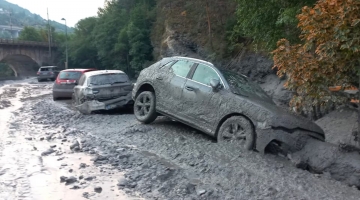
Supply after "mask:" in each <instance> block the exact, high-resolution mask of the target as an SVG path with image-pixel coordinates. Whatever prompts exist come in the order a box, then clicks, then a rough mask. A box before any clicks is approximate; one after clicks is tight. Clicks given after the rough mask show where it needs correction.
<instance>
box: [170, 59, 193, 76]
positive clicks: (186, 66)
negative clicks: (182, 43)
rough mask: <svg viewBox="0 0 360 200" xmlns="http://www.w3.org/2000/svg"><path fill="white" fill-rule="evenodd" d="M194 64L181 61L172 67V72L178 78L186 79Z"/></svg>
mask: <svg viewBox="0 0 360 200" xmlns="http://www.w3.org/2000/svg"><path fill="white" fill-rule="evenodd" d="M193 64H194V63H193V62H190V61H185V60H179V61H177V62H176V63H175V64H174V65H173V66H171V68H170V71H171V72H173V73H174V74H176V75H178V76H181V77H186V76H187V75H188V73H189V71H190V69H191V67H192V66H193Z"/></svg>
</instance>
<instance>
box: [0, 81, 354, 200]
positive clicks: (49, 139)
mask: <svg viewBox="0 0 360 200" xmlns="http://www.w3.org/2000/svg"><path fill="white" fill-rule="evenodd" d="M30 85H33V86H31V87H30V86H27V85H26V86H25V85H24V86H22V87H24V88H31V89H29V91H32V90H33V91H34V92H29V94H36V92H37V91H39V90H43V91H46V90H48V92H49V91H50V87H49V88H47V89H45V90H44V89H41V87H39V88H37V86H36V85H37V84H30ZM45 85H46V84H45ZM48 85H49V84H48ZM44 87H45V86H44ZM46 87H48V86H46ZM21 90H23V91H26V89H21ZM22 101H23V103H22V105H21V106H19V108H20V109H18V110H15V107H14V106H12V107H9V108H14V110H12V111H11V112H12V113H13V114H12V119H9V121H10V124H9V125H8V126H6V127H9V130H8V131H6V132H5V133H1V134H0V135H1V137H2V140H1V144H0V145H2V146H0V153H1V156H2V157H1V160H0V191H1V192H0V199H14V198H12V197H16V198H15V199H21V198H20V197H23V199H26V198H30V199H31V198H33V199H41V196H44V197H48V196H49V195H51V196H52V197H56V198H54V199H71V198H74V199H81V198H89V199H121V198H123V199H136V198H142V199H359V196H360V191H359V190H358V189H357V188H354V187H349V186H348V185H347V184H346V183H343V182H339V181H336V180H334V179H333V178H331V177H330V176H328V174H326V173H324V174H312V173H310V172H309V171H306V170H301V169H298V168H295V167H294V166H293V164H292V163H291V162H289V161H288V160H287V159H285V158H282V157H279V156H274V155H262V154H259V153H256V152H246V151H243V150H240V149H238V148H237V147H236V146H221V145H219V144H218V143H216V142H215V141H214V140H213V138H209V137H207V136H206V135H205V134H203V133H200V132H198V131H196V130H194V129H192V128H190V127H188V126H185V125H183V124H181V123H178V122H176V121H173V120H170V119H168V118H165V117H158V119H157V120H156V121H155V122H154V123H152V124H150V125H143V124H140V123H139V122H138V121H137V120H136V119H135V117H134V116H133V114H131V113H129V111H121V110H120V111H118V112H111V113H98V114H94V115H81V114H80V113H78V112H77V111H76V110H74V109H73V108H72V107H71V105H70V104H69V103H70V101H58V102H54V101H52V98H51V96H50V95H45V96H44V92H41V93H39V94H37V96H36V95H28V96H27V97H26V98H23V100H22ZM0 112H1V111H0ZM9 112H10V111H9ZM1 125H2V126H3V124H1ZM54 145H56V146H54ZM80 158H81V159H80ZM32 172H34V173H32ZM72 176H73V177H72ZM81 176H82V177H81ZM93 176H96V178H89V177H93ZM60 177H61V180H62V181H63V182H60ZM87 178H88V179H87ZM39 180H42V181H39ZM83 181H84V182H86V183H84V184H82V182H83ZM97 181H98V182H97ZM66 183H67V184H66ZM100 187H101V189H100ZM55 188H56V189H55ZM99 192H100V193H99ZM66 195H69V196H66ZM116 195H119V196H116ZM45 199H46V198H45Z"/></svg>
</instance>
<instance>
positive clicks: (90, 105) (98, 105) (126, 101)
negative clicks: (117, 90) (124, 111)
mask: <svg viewBox="0 0 360 200" xmlns="http://www.w3.org/2000/svg"><path fill="white" fill-rule="evenodd" d="M132 103H133V100H132V98H131V92H130V93H128V94H127V95H126V96H122V97H119V98H116V99H111V100H108V101H103V102H100V101H97V100H91V101H86V102H84V103H83V104H81V105H78V106H75V107H76V108H77V109H78V110H79V111H80V112H81V113H84V114H90V113H91V112H92V111H97V110H112V109H115V108H118V107H123V106H125V105H131V104H132Z"/></svg>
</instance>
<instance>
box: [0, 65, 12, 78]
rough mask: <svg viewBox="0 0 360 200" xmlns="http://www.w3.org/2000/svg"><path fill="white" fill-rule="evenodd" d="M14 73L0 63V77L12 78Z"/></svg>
mask: <svg viewBox="0 0 360 200" xmlns="http://www.w3.org/2000/svg"><path fill="white" fill-rule="evenodd" d="M14 75H15V74H14V71H13V70H12V69H11V68H10V67H9V66H8V65H7V64H5V63H0V77H9V76H14Z"/></svg>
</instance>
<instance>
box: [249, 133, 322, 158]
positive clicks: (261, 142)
mask: <svg viewBox="0 0 360 200" xmlns="http://www.w3.org/2000/svg"><path fill="white" fill-rule="evenodd" d="M256 136H257V139H256V147H255V149H256V150H258V151H259V152H261V153H265V148H266V147H267V145H268V144H270V143H271V142H273V141H277V142H281V143H284V144H286V145H287V146H288V147H289V149H288V150H290V152H295V151H298V150H300V149H302V148H303V147H304V145H305V144H306V142H307V140H308V138H310V137H312V138H315V139H318V140H320V141H324V140H325V138H323V137H322V136H321V135H319V134H316V133H313V132H310V131H306V130H300V129H297V130H294V131H292V132H290V131H287V130H285V129H281V128H280V129H272V128H269V129H259V128H257V130H256Z"/></svg>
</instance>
